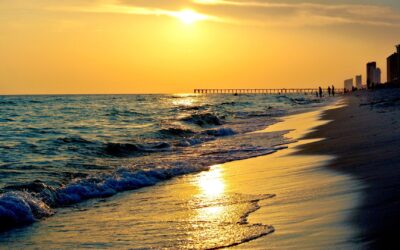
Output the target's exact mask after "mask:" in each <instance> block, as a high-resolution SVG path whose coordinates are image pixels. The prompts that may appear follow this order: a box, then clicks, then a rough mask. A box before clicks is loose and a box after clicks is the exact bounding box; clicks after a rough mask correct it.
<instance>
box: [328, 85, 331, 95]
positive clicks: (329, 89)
mask: <svg viewBox="0 0 400 250" xmlns="http://www.w3.org/2000/svg"><path fill="white" fill-rule="evenodd" d="M328 95H329V96H331V87H330V86H328Z"/></svg>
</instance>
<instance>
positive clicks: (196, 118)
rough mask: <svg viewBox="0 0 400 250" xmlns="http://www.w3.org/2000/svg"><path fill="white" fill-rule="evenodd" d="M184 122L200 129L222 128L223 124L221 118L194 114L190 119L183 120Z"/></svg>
mask: <svg viewBox="0 0 400 250" xmlns="http://www.w3.org/2000/svg"><path fill="white" fill-rule="evenodd" d="M182 120H183V121H185V122H188V123H193V124H196V125H198V126H200V127H207V126H220V125H222V124H223V121H222V119H221V118H219V117H218V116H216V115H214V114H211V113H198V114H193V115H190V116H188V117H184V118H182Z"/></svg>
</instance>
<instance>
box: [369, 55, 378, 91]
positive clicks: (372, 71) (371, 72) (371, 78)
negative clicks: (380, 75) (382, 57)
mask: <svg viewBox="0 0 400 250" xmlns="http://www.w3.org/2000/svg"><path fill="white" fill-rule="evenodd" d="M375 72H376V62H369V63H367V88H369V89H370V88H372V87H373V82H374V79H375V76H374V75H375Z"/></svg>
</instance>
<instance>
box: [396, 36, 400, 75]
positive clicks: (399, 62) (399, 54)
mask: <svg viewBox="0 0 400 250" xmlns="http://www.w3.org/2000/svg"><path fill="white" fill-rule="evenodd" d="M396 48H397V72H398V75H397V81H399V82H400V44H399V45H397V46H396Z"/></svg>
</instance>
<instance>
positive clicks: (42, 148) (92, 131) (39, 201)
mask: <svg viewBox="0 0 400 250" xmlns="http://www.w3.org/2000/svg"><path fill="white" fill-rule="evenodd" d="M322 105H324V100H321V99H319V98H316V97H315V96H314V95H287V96H285V95H239V96H234V95H191V94H176V95H53V96H51V95H48V96H0V221H1V224H0V230H1V231H3V232H4V231H6V232H7V231H9V230H11V229H14V228H21V227H25V226H28V225H31V224H33V223H34V222H38V221H41V220H43V219H45V218H47V217H50V216H52V215H54V214H55V213H57V212H58V211H59V210H60V209H62V208H65V207H71V206H74V205H76V204H80V203H81V202H84V201H88V200H92V199H98V198H101V199H103V198H107V197H110V196H113V195H115V194H117V193H121V192H123V191H128V190H136V189H140V188H143V187H149V186H153V185H156V184H158V183H161V182H164V181H167V180H170V179H172V178H174V177H177V176H182V175H187V174H193V173H199V172H201V171H207V170H209V168H210V166H212V165H216V164H221V163H225V162H230V161H235V160H240V159H247V158H252V157H257V156H261V155H266V154H271V153H274V152H276V151H277V150H280V149H283V148H285V145H286V144H288V143H290V141H289V140H288V139H287V138H285V137H284V134H285V133H287V132H288V131H279V132H273V133H257V134H254V133H252V132H254V131H259V130H262V129H264V128H265V127H267V126H268V125H271V124H273V123H276V122H278V121H279V119H280V117H282V116H285V115H289V114H293V113H297V112H303V111H306V110H309V109H312V108H316V107H319V106H322ZM147 190H149V191H148V192H151V189H147ZM146 192H147V191H146ZM147 195H149V194H147ZM150 196H151V195H150ZM260 199H264V198H263V196H261V197H250V196H237V197H236V196H235V197H234V198H230V199H229V200H235V201H236V202H238V201H242V202H244V203H246V204H247V205H246V206H247V207H244V208H242V210H243V211H242V212H241V213H242V215H238V218H240V220H245V218H246V216H244V215H246V214H247V215H248V214H249V213H250V212H251V211H252V210H254V206H256V204H255V203H254V201H255V200H260ZM239 203H240V202H239ZM87 209H90V206H89V207H88V208H87ZM148 209H149V208H148ZM242 222H243V221H242ZM239 224H240V223H239ZM265 229H266V228H265V227H261V226H259V227H258V228H256V229H254V228H249V230H250V231H249V233H250V235H245V236H238V237H239V238H240V237H247V238H249V237H250V238H251V237H253V236H254V235H252V233H254V232H255V231H256V232H258V234H262V232H264V231H265ZM247 238H244V239H247ZM172 246H174V245H173V244H172Z"/></svg>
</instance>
